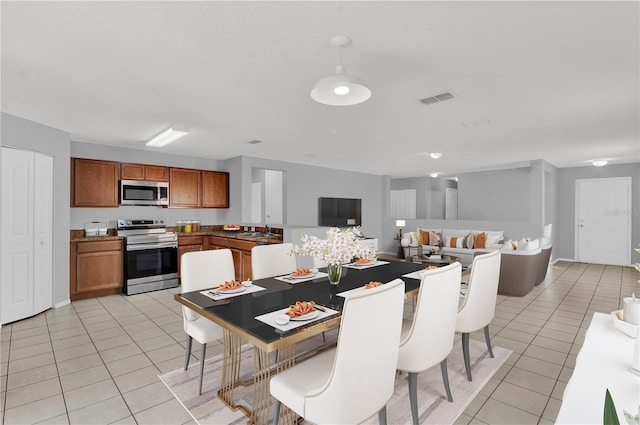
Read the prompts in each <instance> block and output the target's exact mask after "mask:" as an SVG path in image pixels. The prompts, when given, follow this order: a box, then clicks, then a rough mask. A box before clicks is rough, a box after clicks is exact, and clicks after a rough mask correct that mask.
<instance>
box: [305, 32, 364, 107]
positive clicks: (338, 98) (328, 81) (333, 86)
mask: <svg viewBox="0 0 640 425" xmlns="http://www.w3.org/2000/svg"><path fill="white" fill-rule="evenodd" d="M331 44H332V45H334V46H337V47H340V65H338V66H336V73H335V75H330V76H328V77H324V78H322V79H321V80H319V81H318V82H317V83H316V84H315V86H313V90H311V98H312V99H313V100H315V101H316V102H318V103H322V104H325V105H330V106H349V105H357V104H358V103H362V102H364V101H366V100H367V99H369V98H370V97H371V90H370V89H369V87H368V86H367V83H365V82H364V80H362V79H361V78H359V77H356V76H355V75H350V74H347V73H346V72H345V68H344V66H343V65H342V48H343V47H347V46H350V45H351V39H350V38H349V37H346V36H344V35H340V36H337V37H333V38H332V39H331Z"/></svg>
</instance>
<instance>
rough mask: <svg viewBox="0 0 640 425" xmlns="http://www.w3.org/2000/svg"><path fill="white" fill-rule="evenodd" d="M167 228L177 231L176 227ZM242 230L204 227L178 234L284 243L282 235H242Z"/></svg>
mask: <svg viewBox="0 0 640 425" xmlns="http://www.w3.org/2000/svg"><path fill="white" fill-rule="evenodd" d="M167 230H171V231H175V228H173V229H170V228H167ZM242 233H243V232H242V231H228V230H216V229H211V230H207V229H202V230H200V231H199V232H190V233H178V236H219V237H222V238H229V239H239V240H244V241H254V242H265V243H282V235H277V236H269V237H264V236H263V237H260V236H246V235H242Z"/></svg>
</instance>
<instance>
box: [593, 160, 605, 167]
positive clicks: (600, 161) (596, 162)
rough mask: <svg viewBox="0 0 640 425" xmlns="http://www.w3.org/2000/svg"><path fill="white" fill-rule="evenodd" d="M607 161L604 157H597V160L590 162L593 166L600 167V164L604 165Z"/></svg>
mask: <svg viewBox="0 0 640 425" xmlns="http://www.w3.org/2000/svg"><path fill="white" fill-rule="evenodd" d="M608 162H609V161H607V160H606V159H599V160H597V161H593V162H592V164H593V165H594V166H595V167H602V166H604V165H607V163H608Z"/></svg>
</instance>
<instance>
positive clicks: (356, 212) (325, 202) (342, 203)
mask: <svg viewBox="0 0 640 425" xmlns="http://www.w3.org/2000/svg"><path fill="white" fill-rule="evenodd" d="M318 217H319V222H320V223H319V225H320V226H329V227H348V226H360V225H361V224H362V200H361V199H347V198H318Z"/></svg>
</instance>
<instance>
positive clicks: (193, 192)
mask: <svg viewBox="0 0 640 425" xmlns="http://www.w3.org/2000/svg"><path fill="white" fill-rule="evenodd" d="M200 194H201V191H200V170H190V169H185V168H170V169H169V206H170V207H185V208H198V207H199V206H200V204H201V198H200Z"/></svg>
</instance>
